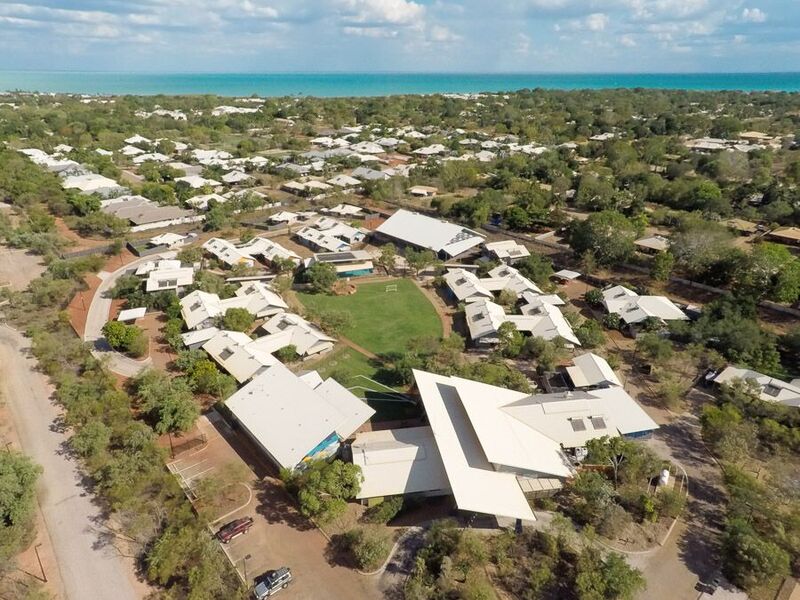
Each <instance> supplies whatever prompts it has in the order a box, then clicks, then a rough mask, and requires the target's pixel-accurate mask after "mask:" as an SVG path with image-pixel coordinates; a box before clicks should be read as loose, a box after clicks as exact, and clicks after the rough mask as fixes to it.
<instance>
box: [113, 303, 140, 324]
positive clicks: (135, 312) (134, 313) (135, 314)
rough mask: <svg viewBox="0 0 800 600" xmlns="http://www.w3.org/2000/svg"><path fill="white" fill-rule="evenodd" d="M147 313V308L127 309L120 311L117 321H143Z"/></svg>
mask: <svg viewBox="0 0 800 600" xmlns="http://www.w3.org/2000/svg"><path fill="white" fill-rule="evenodd" d="M146 313H147V307H146V306H142V307H141V308H127V309H125V310H121V311H119V316H118V317H117V321H135V320H136V319H141V318H142V317H143V316H144V315H145V314H146Z"/></svg>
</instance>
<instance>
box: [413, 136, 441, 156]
mask: <svg viewBox="0 0 800 600" xmlns="http://www.w3.org/2000/svg"><path fill="white" fill-rule="evenodd" d="M406 137H408V136H406ZM445 152H447V147H446V146H443V145H442V144H431V145H430V146H425V147H424V148H419V149H417V150H414V154H416V155H417V156H435V155H438V154H444V153H445Z"/></svg>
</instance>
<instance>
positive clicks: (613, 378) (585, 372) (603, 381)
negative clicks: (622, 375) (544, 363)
mask: <svg viewBox="0 0 800 600" xmlns="http://www.w3.org/2000/svg"><path fill="white" fill-rule="evenodd" d="M572 363H573V366H571V367H567V373H568V374H569V377H570V379H571V380H572V383H573V384H574V385H575V387H578V388H581V387H592V386H608V385H616V386H622V383H620V380H619V378H618V377H617V374H616V373H614V369H612V368H611V366H610V365H609V364H608V362H606V359H604V358H603V357H601V356H597V354H593V353H592V352H587V353H586V354H581V355H580V356H576V357H575V358H574V359H573V361H572Z"/></svg>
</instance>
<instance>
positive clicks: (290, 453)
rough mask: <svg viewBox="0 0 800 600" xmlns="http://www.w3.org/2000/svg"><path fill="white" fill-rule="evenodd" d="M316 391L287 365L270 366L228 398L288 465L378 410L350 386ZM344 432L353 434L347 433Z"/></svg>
mask: <svg viewBox="0 0 800 600" xmlns="http://www.w3.org/2000/svg"><path fill="white" fill-rule="evenodd" d="M325 385H326V383H325V382H323V384H322V385H321V386H319V387H318V388H317V389H314V388H313V387H312V386H310V385H309V384H308V383H306V381H304V380H303V379H301V378H299V377H298V376H297V375H295V374H294V373H292V372H291V371H290V370H289V369H287V368H286V367H285V366H283V365H282V364H280V363H278V364H275V365H274V366H271V367H269V368H268V369H267V370H265V371H264V372H263V373H261V374H260V375H258V376H257V377H255V378H254V379H253V380H252V381H251V382H250V383H248V384H247V385H245V386H244V387H243V388H242V389H240V390H239V391H238V392H236V393H235V394H234V395H233V396H231V397H230V398H228V400H227V401H226V402H225V404H226V406H227V407H228V408H229V409H230V411H231V412H232V413H233V415H234V416H235V417H236V418H237V419H238V420H239V422H240V423H241V425H242V426H243V427H244V428H245V429H246V430H247V431H248V432H249V433H250V435H252V436H253V438H255V439H256V440H257V441H258V443H259V444H261V445H262V446H263V447H264V448H265V449H266V450H267V452H269V454H270V455H271V456H272V457H273V458H274V459H275V460H276V461H277V463H278V464H279V465H280V466H282V467H285V468H288V469H292V468H294V467H295V466H297V464H298V463H300V461H302V460H303V459H304V458H305V457H306V456H307V455H308V454H309V452H311V451H312V450H313V449H314V448H316V447H317V446H318V445H319V444H320V443H321V442H322V441H323V440H325V439H326V438H328V437H330V436H331V435H332V434H334V433H336V434H339V437H346V436H349V435H350V434H351V433H352V431H349V432H347V429H349V428H350V427H352V424H353V423H355V422H356V421H360V423H358V426H361V425H362V424H363V423H364V422H366V421H367V419H369V417H370V416H372V414H374V411H373V410H372V409H371V408H370V407H369V406H368V405H367V404H365V403H364V402H363V401H362V400H359V399H358V398H356V397H355V396H354V395H353V394H351V393H350V392H348V391H347V390H344V389H343V388H342V390H336V391H335V392H331V389H332V388H325V389H322V390H320V388H322V386H325ZM343 427H344V430H343V431H342V432H347V433H346V436H342V435H341V433H340V430H342V428H343Z"/></svg>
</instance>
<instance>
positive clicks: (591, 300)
mask: <svg viewBox="0 0 800 600" xmlns="http://www.w3.org/2000/svg"><path fill="white" fill-rule="evenodd" d="M583 299H584V300H586V303H587V304H588V305H589V306H595V307H597V306H602V304H603V291H602V290H598V289H596V288H593V289H591V290H589V291H587V292H586V293H585V294H584V295H583Z"/></svg>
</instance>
